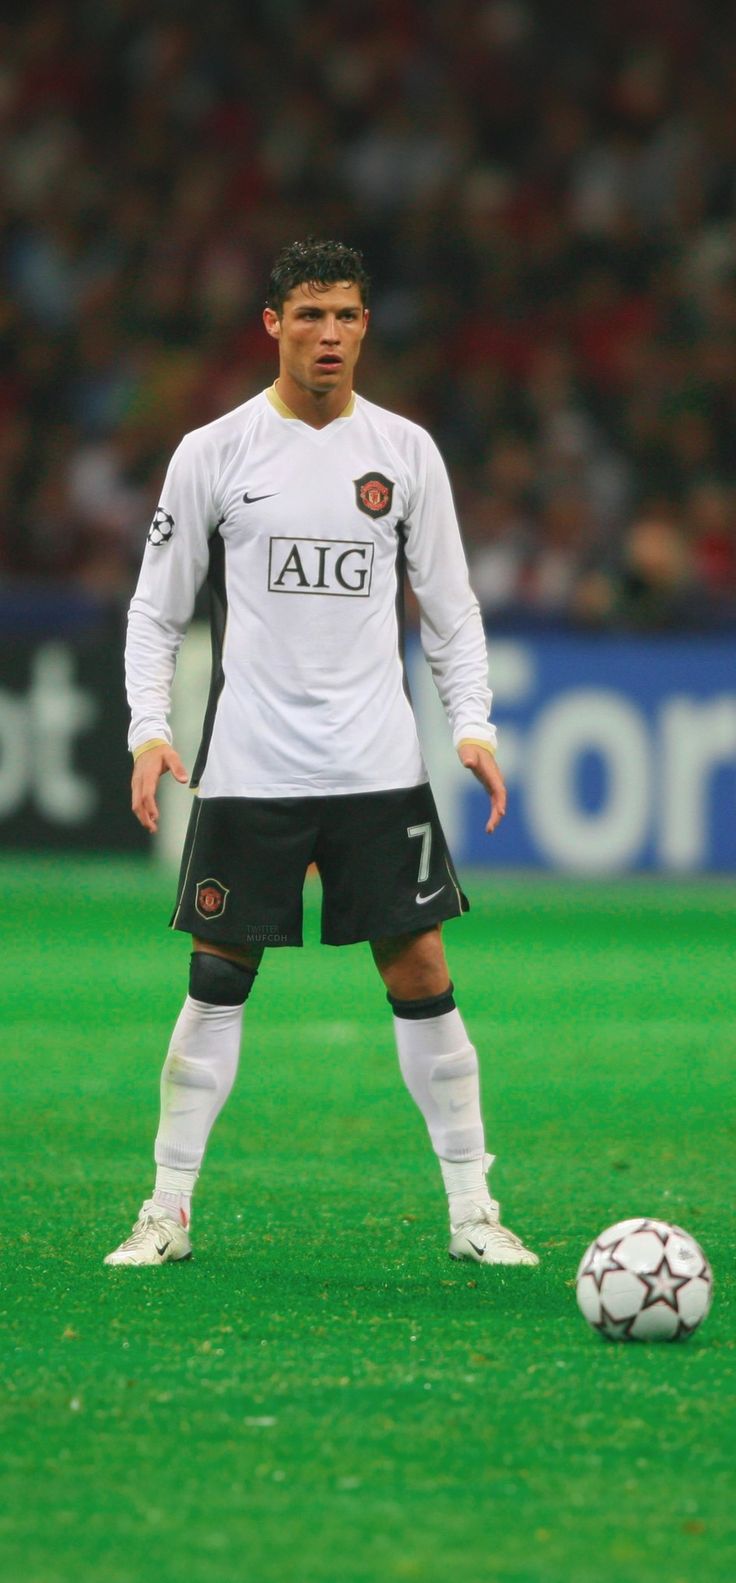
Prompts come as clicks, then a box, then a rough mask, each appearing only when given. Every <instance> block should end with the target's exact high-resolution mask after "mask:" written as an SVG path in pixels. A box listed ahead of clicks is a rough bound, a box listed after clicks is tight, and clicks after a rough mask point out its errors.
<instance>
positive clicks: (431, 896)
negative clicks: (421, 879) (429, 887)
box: [414, 885, 446, 907]
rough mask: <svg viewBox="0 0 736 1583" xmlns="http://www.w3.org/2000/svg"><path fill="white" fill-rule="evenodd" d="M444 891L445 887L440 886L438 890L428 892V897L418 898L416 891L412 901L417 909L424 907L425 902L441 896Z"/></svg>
mask: <svg viewBox="0 0 736 1583" xmlns="http://www.w3.org/2000/svg"><path fill="white" fill-rule="evenodd" d="M445 889H446V886H444V885H440V888H439V890H433V891H430V893H429V895H428V896H420V895H419V892H418V891H417V894H416V896H415V897H414V900H415V902H416V904H417V907H423V906H424V905H425V902H428V901H434V898H435V896H441V895H442V892H443V890H445Z"/></svg>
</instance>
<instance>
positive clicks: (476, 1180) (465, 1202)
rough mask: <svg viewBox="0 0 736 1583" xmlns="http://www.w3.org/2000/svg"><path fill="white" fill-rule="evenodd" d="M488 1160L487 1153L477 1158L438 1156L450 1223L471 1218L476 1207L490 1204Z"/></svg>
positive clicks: (489, 1157) (484, 1206) (485, 1206)
mask: <svg viewBox="0 0 736 1583" xmlns="http://www.w3.org/2000/svg"><path fill="white" fill-rule="evenodd" d="M491 1163H492V1157H491V1155H489V1154H486V1155H483V1156H481V1158H480V1159H479V1160H459V1161H458V1160H440V1169H441V1171H442V1180H443V1182H444V1184H445V1192H446V1193H447V1202H448V1205H449V1209H450V1223H451V1225H452V1226H461V1225H462V1223H463V1221H464V1220H470V1219H472V1218H473V1215H474V1212H475V1210H476V1209H477V1208H481V1209H486V1208H487V1207H488V1205H489V1204H490V1202H491V1195H490V1193H489V1191H488V1184H487V1182H486V1171H487V1169H488V1167H489V1165H490V1164H491Z"/></svg>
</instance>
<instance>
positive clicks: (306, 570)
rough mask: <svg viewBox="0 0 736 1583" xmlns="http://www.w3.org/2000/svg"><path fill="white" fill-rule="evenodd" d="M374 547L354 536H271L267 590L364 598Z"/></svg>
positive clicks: (371, 570)
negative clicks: (331, 537)
mask: <svg viewBox="0 0 736 1583" xmlns="http://www.w3.org/2000/svg"><path fill="white" fill-rule="evenodd" d="M374 548H375V546H374V545H373V544H366V543H365V542H363V541H361V540H357V539H287V538H274V539H271V541H270V544H269V553H268V586H269V589H270V591H271V593H272V594H332V595H337V596H338V597H340V598H343V599H367V598H368V595H369V593H370V591H371V578H372V576H373V551H374Z"/></svg>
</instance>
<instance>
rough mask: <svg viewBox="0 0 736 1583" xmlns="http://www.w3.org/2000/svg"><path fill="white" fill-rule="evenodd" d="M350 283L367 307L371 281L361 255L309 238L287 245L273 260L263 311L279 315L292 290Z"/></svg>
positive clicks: (341, 244) (327, 242) (345, 248)
mask: <svg viewBox="0 0 736 1583" xmlns="http://www.w3.org/2000/svg"><path fill="white" fill-rule="evenodd" d="M342 280H345V281H349V282H350V284H351V285H353V284H354V285H356V286H357V287H358V290H359V291H360V298H361V302H362V304H363V307H364V308H366V307H367V306H368V298H369V295H370V286H371V283H370V277H369V275H368V271H367V270H366V267H365V265H364V263H363V254H362V253H359V252H358V249H357V248H355V247H346V246H345V243H344V242H330V241H324V240H320V239H318V238H317V237H314V236H308V237H307V238H306V241H304V242H289V244H288V247H284V248H282V250H281V252H280V253H279V255H278V257H277V258H276V259H275V260H274V265H273V268H272V270H271V276H270V279H269V282H268V290H267V292H266V307H267V308H273V310H274V312H275V313H278V314H280V313H281V311H282V309H283V306H284V303H285V301H286V298H287V297H288V295H289V292H290V291H293V290H294V288H295V286H303V285H306V284H307V283H309V284H312V283H314V284H315V285H318V286H332V285H334V284H335V282H336V281H342Z"/></svg>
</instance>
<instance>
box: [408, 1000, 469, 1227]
mask: <svg viewBox="0 0 736 1583" xmlns="http://www.w3.org/2000/svg"><path fill="white" fill-rule="evenodd" d="M394 1033H395V1035H396V1048H397V1050H398V1054H399V1065H400V1067H401V1072H402V1076H403V1078H404V1082H405V1083H406V1086H407V1088H408V1090H409V1093H410V1094H411V1096H412V1098H413V1099H414V1100H415V1102H416V1104H417V1105H418V1107H419V1109H420V1111H421V1112H422V1115H423V1117H424V1120H425V1121H426V1123H427V1129H428V1131H429V1136H430V1138H431V1140H432V1146H433V1148H434V1151H435V1154H437V1155H438V1156H439V1159H440V1165H441V1168H442V1172H443V1176H444V1177H445V1188H446V1190H447V1194H448V1198H449V1199H450V1218H451V1219H452V1220H453V1222H455V1216H454V1214H453V1209H454V1208H456V1207H457V1205H456V1200H457V1199H458V1198H461V1199H465V1198H466V1197H467V1196H468V1194H471V1195H476V1194H478V1195H480V1196H479V1197H474V1201H475V1202H476V1203H478V1202H480V1203H484V1202H485V1201H486V1200H487V1198H488V1189H487V1188H486V1185H485V1175H484V1169H483V1166H484V1155H485V1143H484V1136H483V1119H482V1117H481V1111H480V1084H479V1078H478V1057H477V1055H476V1052H475V1049H474V1048H473V1045H472V1044H471V1043H470V1040H469V1039H468V1035H467V1033H466V1031H465V1024H464V1023H463V1019H462V1017H461V1016H460V1013H459V1011H458V1010H457V1008H456V1007H455V1008H454V1009H453V1010H452V1011H446V1012H444V1013H443V1015H442V1016H440V1017H421V1018H416V1019H414V1018H409V1017H394ZM446 1171H447V1172H448V1173H449V1174H448V1175H447V1176H446V1175H445V1172H446ZM465 1218H467V1216H466V1217H465Z"/></svg>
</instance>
